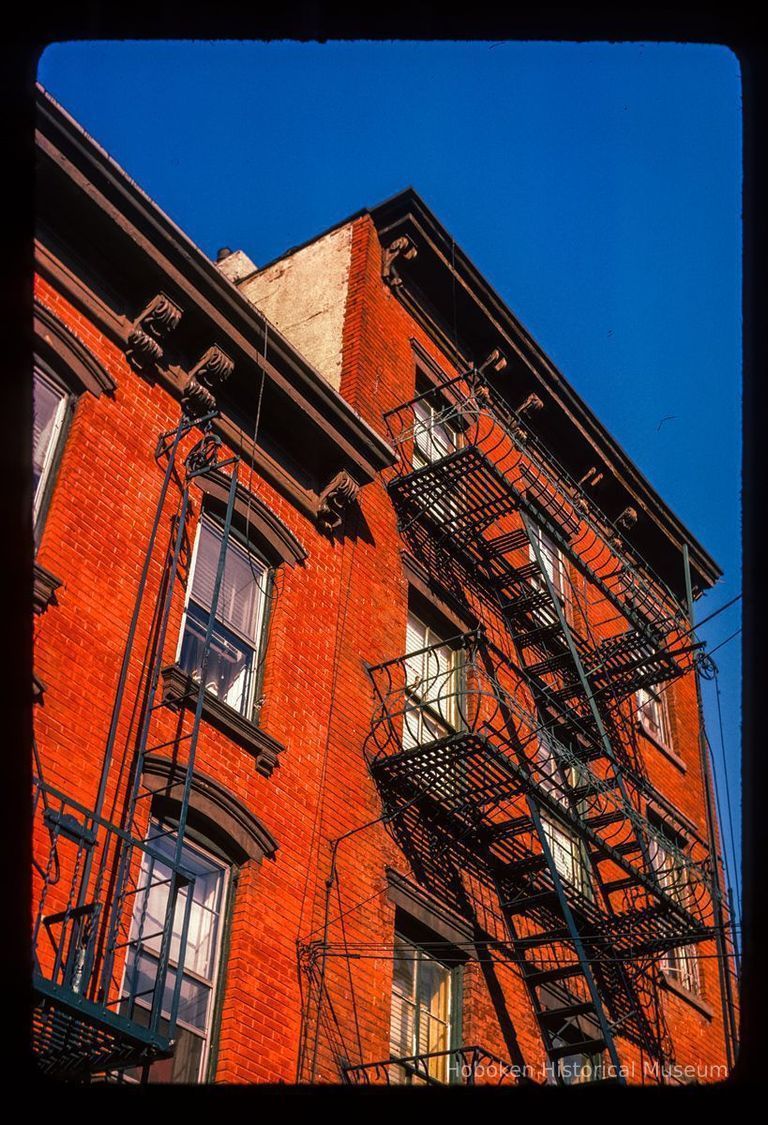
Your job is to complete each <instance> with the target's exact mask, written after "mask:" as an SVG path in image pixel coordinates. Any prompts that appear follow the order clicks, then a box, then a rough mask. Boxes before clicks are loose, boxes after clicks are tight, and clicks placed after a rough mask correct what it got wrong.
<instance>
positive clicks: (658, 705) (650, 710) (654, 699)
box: [637, 688, 672, 748]
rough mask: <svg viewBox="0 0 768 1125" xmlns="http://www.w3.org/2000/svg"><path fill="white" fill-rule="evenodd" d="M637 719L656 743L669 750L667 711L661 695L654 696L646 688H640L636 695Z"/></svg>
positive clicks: (670, 739)
mask: <svg viewBox="0 0 768 1125" xmlns="http://www.w3.org/2000/svg"><path fill="white" fill-rule="evenodd" d="M637 717H638V719H639V720H640V722H641V723H642V725H643V727H644V728H645V730H646V731H647V732H648V734H650V735H651V737H652V738H653V739H655V741H656V742H659V743H661V745H662V746H666V747H668V748H671V745H672V736H671V732H670V725H669V711H668V709H667V700H666V696H665V695H664V694H663V693H660V694H658V695H656V694H655V693H654V692H652V691H650V690H648V689H646V688H640V690H639V691H638V693H637Z"/></svg>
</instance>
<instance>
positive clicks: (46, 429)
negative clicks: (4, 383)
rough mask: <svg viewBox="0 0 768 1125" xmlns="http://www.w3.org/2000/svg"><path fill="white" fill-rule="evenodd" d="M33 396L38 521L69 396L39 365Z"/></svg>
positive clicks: (33, 467)
mask: <svg viewBox="0 0 768 1125" xmlns="http://www.w3.org/2000/svg"><path fill="white" fill-rule="evenodd" d="M32 398H33V422H32V475H33V481H34V498H33V519H34V521H35V522H37V519H38V516H39V515H40V509H41V506H42V502H43V498H44V496H45V492H46V488H47V485H48V482H49V480H50V476H51V469H52V468H53V464H54V462H55V459H56V453H57V450H58V446H59V441H60V438H61V432H62V429H63V426H64V417H65V415H66V409H67V402H68V399H69V395H68V394H67V392H66V391H65V390H64V389H63V388H62V387H60V386H59V385H58V384H57V383H55V382H54V381H53V380H52V379H49V378H48V377H47V376H46V375H44V374H43V372H42V371H41V370H40V368H39V367H35V368H34V371H33V387H32Z"/></svg>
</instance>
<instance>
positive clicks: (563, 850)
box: [541, 815, 594, 899]
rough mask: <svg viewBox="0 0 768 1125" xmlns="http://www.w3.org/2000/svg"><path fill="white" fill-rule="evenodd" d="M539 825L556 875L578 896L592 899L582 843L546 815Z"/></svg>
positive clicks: (587, 863)
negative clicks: (577, 893) (553, 862)
mask: <svg viewBox="0 0 768 1125" xmlns="http://www.w3.org/2000/svg"><path fill="white" fill-rule="evenodd" d="M541 823H542V827H543V829H544V835H545V836H546V839H547V843H548V844H549V848H550V851H551V852H552V858H553V860H554V861H555V867H556V868H557V871H558V874H559V875H560V876H561V878H563V879H565V881H566V882H567V883H569V884H570V885H571V887H574V888H575V889H576V890H577V891H578V892H579V894H581V895H583V896H584V897H585V898H589V899H591V898H593V897H594V891H593V889H592V878H591V874H590V867H589V859H588V858H587V852H586V848H585V846H584V843H583V841H582V840H581V839H580V837H579V836H577V835H576V833H575V832H573V831H572V830H571V829H570V828H567V827H566V826H565V825H564V824H560V823H559V822H557V821H555V820H552V819H550V818H549V817H548V816H546V815H542V818H541Z"/></svg>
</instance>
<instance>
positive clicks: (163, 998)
mask: <svg viewBox="0 0 768 1125" xmlns="http://www.w3.org/2000/svg"><path fill="white" fill-rule="evenodd" d="M180 315H181V314H180V313H179V311H178V310H177V309H175V306H173V305H172V304H171V302H169V301H168V300H167V298H157V299H156V301H155V302H154V303H153V306H150V308H149V309H148V310H147V312H145V314H143V317H142V318H140V319H139V322H137V326H136V328H135V330H134V334H133V336H132V339H131V341H129V342H132V343H133V345H134V351H133V355H131V352H130V351H129V353H128V354H129V359H131V360H132V362H133V365H134V366H137V367H139V368H141V367H142V366H143V364H145V363H146V364H151V363H152V362H157V360H158V358H159V355H160V354H161V353H160V348H159V344H158V342H157V341H158V340H159V339H161V338H162V334H163V330H168V328H169V327H174V326H175V323H176V322H177V321H178V317H179V316H180ZM231 366H232V365H231V361H230V360H229V359H228V358H227V357H226V356H224V354H223V353H222V352H220V351H219V350H218V349H215V348H214V349H210V351H209V352H208V353H207V354H206V356H205V357H203V360H201V362H200V363H199V364H198V365H197V367H196V368H195V369H194V370H193V371H192V372H191V373H190V376H189V378H188V381H187V385H186V391H185V394H184V397H183V399H182V414H181V417H180V419H179V422H178V425H177V426H176V428H175V429H174V430H172V431H170V432H168V433H164V434H162V435H161V436H160V438H159V440H158V444H157V448H156V451H155V457H156V460H157V462H158V465H160V466H163V468H164V475H163V479H162V485H161V487H160V493H159V497H158V502H157V507H156V511H155V515H154V522H153V527H152V531H151V534H150V538H149V542H148V544H147V549H146V554H145V557H144V563H143V568H142V572H141V576H140V579H139V584H138V588H137V593H136V598H135V604H134V611H133V616H132V619H131V623H130V626H129V630H128V634H127V639H126V643H125V648H124V652H123V658H122V665H121V671H120V675H119V680H118V684H117V687H116V692H115V697H114V701H113V706H112V717H111V724H110V728H109V732H108V735H107V737H106V742H105V748H104V756H103V763H102V767H101V774H100V783H99V787H98V792H97V794H96V796H95V800H94V802H93V804H89V805H87V806H86V805H84V804H82V803H81V802H79V801H77V800H74V799H73V797H72V796H71V795H70V794H68V793H65V792H62V791H60V790H58V789H56V788H53V787H52V786H51V785H49V784H47V783H46V782H45V781H44V779H43V776H42V770H41V763H40V760H39V758H37V756H36V758H37V761H36V765H37V769H36V771H35V772H36V776H35V777H34V813H33V818H34V819H33V902H34V904H35V917H34V927H33V954H34V976H33V989H34V1011H33V1021H32V1024H33V1034H32V1046H33V1051H34V1055H35V1058H36V1062H37V1065H38V1067H39V1069H40V1071H41V1072H42V1073H43V1074H45V1075H49V1076H52V1077H54V1078H56V1079H58V1080H66V1081H73V1082H79V1083H83V1082H89V1081H92V1080H93V1079H94V1078H97V1079H98V1078H101V1079H102V1080H103V1079H105V1078H107V1079H111V1078H114V1077H115V1076H118V1077H119V1076H120V1075H123V1074H124V1073H125V1071H126V1069H127V1068H137V1072H138V1073H139V1074H143V1075H144V1076H146V1073H147V1071H146V1068H147V1067H148V1065H149V1064H150V1063H152V1062H154V1061H156V1060H158V1059H162V1058H168V1057H169V1056H170V1055H171V1053H172V1050H173V1041H174V1036H175V1028H176V1021H177V1015H178V1012H179V1004H180V1000H181V986H182V982H183V976H182V973H181V972H180V971H177V970H176V969H175V967H174V965H175V966H181V965H183V963H184V954H185V950H186V947H187V938H188V930H189V926H190V917H191V911H192V902H193V891H194V879H195V876H194V874H193V873H192V872H191V871H188V870H185V867H184V859H183V847H184V839H185V833H186V830H187V817H188V809H189V799H190V794H191V787H192V779H193V773H194V768H195V754H196V749H197V742H198V735H199V730H200V720H201V715H202V709H203V698H204V684H205V683H206V666H207V663H208V654H209V651H210V646H211V638H212V635H213V627H214V620H215V614H216V606H217V602H218V597H219V591H220V588H221V584H222V576H223V570H224V560H225V556H226V546H227V542H228V539H229V534H230V528H231V521H232V512H233V510H234V499H235V491H236V488H237V459H236V458H231V457H228V458H224V457H222V455H221V449H220V439H219V438H218V436H217V435H216V433H215V432H214V430H213V423H214V420H215V418H216V417H217V414H218V411H217V410H216V405H215V399H214V397H213V394H212V393H211V391H212V389H215V388H216V386H217V385H218V384H219V383H220V382H222V381H223V380H224V379H225V378H226V377H227V376H228V374H229V373H230V371H231ZM214 471H215V472H216V473H217V476H218V478H219V479H221V475H222V474H223V475H224V476H225V477H227V478H228V482H227V483H228V504H227V512H226V518H225V521H224V528H223V535H222V546H221V552H220V556H219V560H218V565H217V570H216V578H215V585H214V590H213V596H212V603H211V609H210V614H209V619H208V626H207V631H206V636H205V642H204V645H203V649H202V658H201V659H202V666H201V671H200V675H199V679H198V681H197V683H196V684H195V686H194V689H193V694H194V695H195V696H196V703H195V707H194V718H193V720H192V724H191V727H190V729H189V730H188V731H187V733H185V734H183V735H177V737H176V738H173V739H171V740H170V741H168V740H167V739H165V740H164V741H162V742H160V743H158V742H157V741H156V738H157V735H156V724H155V723H153V718H154V717H155V713H156V712H157V711H158V710H159V709H160V708H162V707H163V703H162V698H161V694H160V691H159V690H158V689H159V684H160V672H161V667H162V664H163V654H164V650H165V647H166V638H167V633H168V623H169V617H170V612H171V604H172V599H173V597H174V594H176V593H177V592H178V589H179V584H180V582H181V581H182V579H183V576H184V568H185V565H186V560H187V555H188V551H189V516H190V497H191V488H192V486H193V484H194V482H195V481H196V480H198V479H199V478H200V477H201V476H203V475H205V474H209V473H212V472H214ZM148 617H150V618H151V626H150V636H149V640H148V641H147V651H146V653H144V654H143V655H142V654H141V653H140V652H139V651H138V650H139V633H140V625H141V622H144V623H146V621H147V620H148ZM137 666H140V668H141V674H140V682H139V683H138V684H136V683H134V680H135V677H136V669H137ZM134 708H136V710H137V711H138V716H137V719H134V722H133V723H130V720H131V718H132V717H133V709H134ZM126 723H130V729H131V732H132V733H131V734H130V735H129V737H130V738H131V739H135V742H134V745H133V747H132V749H130V750H129V754H128V759H129V760H128V762H127V764H128V765H129V766H130V770H129V773H128V777H127V779H125V778H122V779H121V778H120V777H118V776H117V775H118V774H120V773H121V767H122V766H123V765H124V763H122V762H120V761H119V755H118V744H119V740H120V737H121V735H122V737H125V734H124V729H123V728H124V726H125V724H126ZM169 749H171V750H172V751H173V753H174V758H175V759H176V763H175V770H174V771H172V774H173V776H172V778H171V780H170V781H169V785H168V792H169V793H170V790H171V788H173V790H174V800H176V801H177V803H178V811H177V812H176V813H174V821H175V823H174V824H173V825H172V826H170V827H169V825H168V823H167V822H165V821H163V822H159V823H158V822H157V821H156V820H154V819H152V816H151V805H152V801H153V798H156V797H157V796H158V795H160V796H161V797H162V796H163V795H164V792H165V791H164V790H163V789H158V788H157V786H156V785H155V786H153V788H152V789H150V788H149V787H148V786H147V784H146V783H145V774H144V767H145V765H146V764H147V761H148V759H149V758H150V757H151V755H153V754H157V753H158V752H160V753H162V751H163V750H165V752H166V753H167V752H168V751H169ZM72 765H73V768H74V769H76V768H77V763H73V764H72ZM179 791H181V796H180V798H179V797H178V793H179ZM108 802H113V807H114V808H115V809H116V810H117V815H116V816H114V817H110V816H109V815H107V813H106V812H105V808H106V807H107V805H108Z"/></svg>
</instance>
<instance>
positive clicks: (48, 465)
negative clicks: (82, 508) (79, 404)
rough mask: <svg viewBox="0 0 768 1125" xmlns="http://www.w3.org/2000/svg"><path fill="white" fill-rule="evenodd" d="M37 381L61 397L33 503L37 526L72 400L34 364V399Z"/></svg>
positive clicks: (63, 388) (67, 393) (34, 521)
mask: <svg viewBox="0 0 768 1125" xmlns="http://www.w3.org/2000/svg"><path fill="white" fill-rule="evenodd" d="M36 379H40V381H41V382H42V383H45V384H46V386H47V387H48V388H49V389H50V390H52V391H54V392H55V393H56V394H57V395H59V396H60V397H59V401H58V404H57V406H56V411H55V413H54V416H53V423H52V425H51V433H50V436H49V438H48V444H47V446H46V450H45V456H44V458H43V464H42V466H41V468H40V477H39V479H38V482H37V487H36V488H35V495H34V497H33V502H32V519H33V523H34V524H35V525H36V524H37V521H38V519H39V517H40V511H41V508H42V505H43V501H44V499H45V496H46V493H47V491H48V485H49V482H50V479H51V471H52V469H53V466H54V464H55V462H56V457H57V455H58V452H59V445H60V442H61V435H62V431H63V428H64V421H65V418H66V415H67V407H68V405H69V400H70V393H69V391H68V390H67V389H66V387H64V386H62V384H61V383H59V382H58V381H57V380H56V379H53V378H51V377H50V376H49V375H47V374H46V373H45V371H43V369H42V368H41V367H40V366H39V365H38V364H34V366H33V369H32V394H33V398H34V386H35V381H36ZM33 408H34V404H33Z"/></svg>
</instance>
